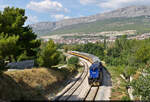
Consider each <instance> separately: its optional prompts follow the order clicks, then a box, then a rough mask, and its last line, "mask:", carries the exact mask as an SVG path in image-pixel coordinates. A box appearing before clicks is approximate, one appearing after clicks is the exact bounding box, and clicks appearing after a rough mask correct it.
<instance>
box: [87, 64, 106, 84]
mask: <svg viewBox="0 0 150 102" xmlns="http://www.w3.org/2000/svg"><path fill="white" fill-rule="evenodd" d="M102 68H103V66H102V64H101V62H94V63H93V64H92V65H91V66H90V68H89V74H90V75H89V77H88V83H89V85H101V82H102Z"/></svg>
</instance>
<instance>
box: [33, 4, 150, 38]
mask: <svg viewBox="0 0 150 102" xmlns="http://www.w3.org/2000/svg"><path fill="white" fill-rule="evenodd" d="M139 16H150V7H149V6H129V7H125V8H120V9H117V10H114V11H111V12H106V13H102V14H96V15H93V16H88V17H81V18H72V19H65V20H61V21H58V22H39V23H36V24H31V25H30V26H31V27H32V28H33V31H34V32H35V33H36V34H41V35H47V34H49V33H50V32H53V31H55V30H57V29H60V28H64V27H67V26H70V25H77V24H81V23H82V24H85V23H91V22H92V23H93V22H97V21H103V20H106V19H113V18H133V17H139Z"/></svg>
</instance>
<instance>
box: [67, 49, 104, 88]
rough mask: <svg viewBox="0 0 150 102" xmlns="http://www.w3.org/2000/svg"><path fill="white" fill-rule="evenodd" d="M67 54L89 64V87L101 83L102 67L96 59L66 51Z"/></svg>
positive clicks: (86, 54) (81, 53)
mask: <svg viewBox="0 0 150 102" xmlns="http://www.w3.org/2000/svg"><path fill="white" fill-rule="evenodd" d="M68 53H69V54H72V55H75V56H78V57H81V58H84V59H86V60H88V61H89V62H90V63H91V66H90V67H89V76H88V83H89V85H91V86H92V85H94V86H95V85H101V83H102V68H103V65H102V63H101V61H100V60H99V58H98V57H96V56H94V55H91V54H88V53H83V52H77V51H68Z"/></svg>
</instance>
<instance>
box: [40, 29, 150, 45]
mask: <svg viewBox="0 0 150 102" xmlns="http://www.w3.org/2000/svg"><path fill="white" fill-rule="evenodd" d="M106 35H107V36H106ZM121 35H129V37H128V38H127V39H137V40H143V39H147V38H150V33H144V34H141V35H137V34H136V32H135V30H127V31H122V32H121V31H109V32H101V33H94V34H76V33H75V34H64V35H53V36H45V37H41V39H43V40H44V42H47V41H49V39H53V40H54V42H55V43H59V44H86V43H89V42H90V43H96V42H103V41H104V38H106V42H114V41H115V40H116V39H117V38H119V37H120V36H121Z"/></svg>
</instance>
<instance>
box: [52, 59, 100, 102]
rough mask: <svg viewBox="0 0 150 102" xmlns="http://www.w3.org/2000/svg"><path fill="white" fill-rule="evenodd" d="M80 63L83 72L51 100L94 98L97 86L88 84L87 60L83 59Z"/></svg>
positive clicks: (84, 99) (91, 99)
mask: <svg viewBox="0 0 150 102" xmlns="http://www.w3.org/2000/svg"><path fill="white" fill-rule="evenodd" d="M83 60H84V61H82V63H83V64H84V70H83V72H82V73H81V74H80V75H78V76H77V77H76V78H75V79H76V80H74V81H71V83H70V84H69V85H68V86H67V88H65V89H64V90H63V91H62V92H61V93H59V94H58V95H57V96H56V97H55V98H54V99H53V101H67V100H68V101H72V100H82V101H86V100H90V101H94V100H95V99H96V96H97V93H98V90H99V86H97V87H91V86H89V84H88V80H87V79H88V75H89V73H88V68H89V65H88V63H89V62H88V61H86V60H85V59H83Z"/></svg>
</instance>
